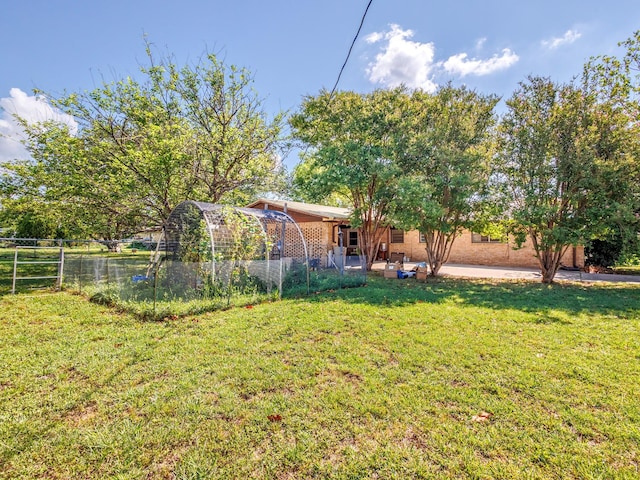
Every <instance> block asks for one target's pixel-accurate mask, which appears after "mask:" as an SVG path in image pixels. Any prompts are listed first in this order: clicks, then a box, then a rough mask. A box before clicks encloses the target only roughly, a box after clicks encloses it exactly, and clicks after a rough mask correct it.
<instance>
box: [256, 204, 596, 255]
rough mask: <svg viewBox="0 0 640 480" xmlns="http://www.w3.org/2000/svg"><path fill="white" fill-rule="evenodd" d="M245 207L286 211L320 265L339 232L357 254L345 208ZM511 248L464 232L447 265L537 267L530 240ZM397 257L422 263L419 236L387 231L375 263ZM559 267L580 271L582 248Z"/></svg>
mask: <svg viewBox="0 0 640 480" xmlns="http://www.w3.org/2000/svg"><path fill="white" fill-rule="evenodd" d="M248 207H250V208H258V209H269V210H278V211H286V212H287V213H288V214H289V215H290V216H291V217H292V218H293V219H294V220H295V221H296V222H297V223H298V226H299V227H300V230H301V231H302V234H303V236H304V238H305V240H306V242H307V249H308V251H309V256H310V257H311V258H319V259H321V263H322V265H326V261H327V254H328V253H329V252H334V254H335V252H336V248H337V247H338V239H339V235H338V233H339V232H342V240H343V245H344V249H345V253H346V255H355V254H357V250H358V230H357V229H352V228H351V227H350V226H349V209H347V208H339V207H329V206H325V205H315V204H309V203H301V202H290V201H284V200H269V199H259V200H257V201H255V202H253V203H252V204H250V205H248ZM514 247H515V243H514V242H513V241H508V242H503V241H500V240H496V239H493V238H490V237H486V236H483V235H480V234H476V233H472V232H469V231H465V232H463V233H462V235H461V236H460V237H458V238H456V240H455V242H454V243H453V247H452V250H451V255H450V256H449V261H448V263H459V264H469V265H489V266H502V267H533V268H538V267H539V264H538V260H537V259H536V257H535V255H534V250H533V246H532V245H531V241H530V240H527V241H526V242H525V244H524V245H523V246H522V248H520V249H515V248H514ZM397 253H401V254H402V256H404V257H406V258H407V259H408V261H411V262H421V261H425V260H426V259H427V252H426V251H425V244H424V238H423V236H422V235H421V234H420V232H418V231H417V230H412V231H408V232H405V231H403V230H399V229H395V228H388V229H386V232H385V233H384V234H383V237H382V244H381V248H380V251H379V252H378V258H377V259H376V260H387V259H388V258H389V257H390V256H391V255H392V254H397ZM394 257H397V255H394ZM561 263H562V265H564V266H566V267H583V266H584V248H583V247H581V246H578V247H573V248H569V249H568V250H567V252H566V253H565V255H564V257H563V258H562V261H561Z"/></svg>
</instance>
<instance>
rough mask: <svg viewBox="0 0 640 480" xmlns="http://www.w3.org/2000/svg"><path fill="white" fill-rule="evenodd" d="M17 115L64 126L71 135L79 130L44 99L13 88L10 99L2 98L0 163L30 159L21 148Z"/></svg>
mask: <svg viewBox="0 0 640 480" xmlns="http://www.w3.org/2000/svg"><path fill="white" fill-rule="evenodd" d="M16 115H17V116H19V117H21V118H23V119H24V120H26V121H27V122H28V123H38V122H44V121H47V120H55V121H58V122H61V123H65V124H67V125H69V127H70V129H71V132H72V133H76V132H77V129H78V124H77V122H76V121H75V120H74V119H73V117H71V116H70V115H67V114H65V113H63V112H61V111H59V110H57V109H55V108H53V107H52V106H51V105H50V104H49V102H48V101H47V99H46V98H45V97H44V96H42V95H27V94H26V93H25V92H23V91H22V90H20V89H19V88H12V89H11V90H10V91H9V96H8V97H4V98H0V161H8V160H15V159H26V158H29V154H28V153H27V151H26V149H25V148H24V146H23V145H22V140H23V138H24V132H23V130H22V127H21V126H20V125H19V124H18V122H17V121H16V119H15V116H16Z"/></svg>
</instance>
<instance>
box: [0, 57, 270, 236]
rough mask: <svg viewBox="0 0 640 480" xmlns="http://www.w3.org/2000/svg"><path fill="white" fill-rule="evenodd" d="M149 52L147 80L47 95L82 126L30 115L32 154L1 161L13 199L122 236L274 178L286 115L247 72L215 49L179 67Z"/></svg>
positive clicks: (244, 194) (262, 187) (245, 193)
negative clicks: (50, 205)
mask: <svg viewBox="0 0 640 480" xmlns="http://www.w3.org/2000/svg"><path fill="white" fill-rule="evenodd" d="M147 54H148V65H147V66H145V67H143V68H142V69H141V73H142V75H143V80H142V81H137V80H135V79H132V78H125V79H122V80H118V81H114V82H111V83H105V84H103V85H102V86H101V87H98V88H96V89H94V90H93V91H89V92H82V93H73V94H70V95H66V96H63V97H61V98H51V99H50V101H51V103H52V104H53V105H54V106H55V107H56V108H59V109H60V110H62V111H64V112H65V113H68V114H70V115H72V116H73V117H74V118H75V119H76V121H77V122H78V125H79V128H78V132H77V134H75V133H73V132H71V131H70V130H69V129H68V127H66V126H65V125H60V124H55V123H52V122H49V123H45V124H36V125H29V124H26V123H25V122H23V125H24V127H25V130H26V132H27V147H28V149H29V151H30V153H31V155H32V157H33V160H32V161H25V162H12V163H10V164H7V165H5V166H4V167H5V168H6V169H7V170H9V171H11V172H12V174H11V175H8V176H7V179H8V180H9V181H8V185H7V186H6V188H5V191H11V192H12V193H11V195H12V198H19V197H21V196H22V197H24V198H32V199H33V200H34V201H35V202H57V203H58V205H60V206H62V208H63V209H64V210H65V211H67V212H68V216H67V218H69V219H70V220H72V221H73V222H78V221H79V220H81V221H82V222H83V223H84V224H85V227H86V229H87V230H89V231H90V232H91V233H92V234H93V235H95V236H98V237H101V238H122V237H123V236H126V235H128V234H131V233H133V232H135V231H136V230H138V229H140V228H141V227H144V226H148V225H158V224H162V223H163V222H164V220H165V219H166V218H167V217H168V215H169V213H170V212H171V210H172V209H173V207H174V206H175V205H177V204H178V203H179V202H180V201H182V200H185V199H193V200H204V201H209V202H220V203H225V202H233V201H241V202H244V201H247V199H248V198H250V197H252V196H255V195H257V194H259V193H260V192H263V191H268V190H271V189H272V188H274V186H276V185H277V180H278V178H280V177H281V172H280V167H279V162H278V150H277V147H278V141H279V137H280V130H281V126H282V117H281V116H280V115H278V116H276V117H275V118H274V119H273V120H268V119H267V118H266V115H265V114H264V112H263V111H262V109H261V101H260V99H259V98H258V97H257V96H256V94H255V92H254V91H253V90H252V88H251V84H252V78H251V76H250V75H249V73H248V72H247V71H246V70H244V69H238V68H236V67H233V66H232V67H226V66H225V65H224V64H223V63H222V62H220V61H219V60H218V59H217V58H216V57H215V55H207V56H206V57H204V58H203V59H202V60H201V61H200V62H199V63H198V64H196V65H193V66H192V65H187V66H184V67H181V68H179V67H178V66H176V64H175V63H174V62H173V61H172V60H171V59H170V58H166V59H162V60H160V61H159V62H156V60H155V59H154V57H153V55H152V54H151V50H150V47H149V46H147Z"/></svg>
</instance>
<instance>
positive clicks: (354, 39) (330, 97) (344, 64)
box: [329, 0, 373, 101]
mask: <svg viewBox="0 0 640 480" xmlns="http://www.w3.org/2000/svg"><path fill="white" fill-rule="evenodd" d="M371 2H373V0H369V3H368V4H367V8H365V10H364V14H363V15H362V19H361V20H360V26H359V27H358V31H357V32H356V36H355V37H353V41H352V42H351V46H350V47H349V52H348V53H347V58H345V60H344V63H343V64H342V68H341V69H340V73H339V74H338V79H337V80H336V83H335V85H334V86H333V88H332V89H331V93H330V94H329V101H331V99H332V98H333V94H334V93H335V91H336V88H338V83H339V82H340V77H342V72H343V71H344V69H345V67H346V66H347V62H348V61H349V57H350V56H351V50H353V46H354V45H355V43H356V40H357V39H358V35H360V30H362V25H363V24H364V19H365V18H366V17H367V12H368V11H369V7H370V6H371Z"/></svg>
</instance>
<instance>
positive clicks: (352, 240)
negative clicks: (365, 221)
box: [349, 230, 358, 247]
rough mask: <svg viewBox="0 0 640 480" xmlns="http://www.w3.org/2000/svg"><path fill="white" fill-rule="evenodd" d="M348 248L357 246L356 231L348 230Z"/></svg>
mask: <svg viewBox="0 0 640 480" xmlns="http://www.w3.org/2000/svg"><path fill="white" fill-rule="evenodd" d="M349 246H350V247H357V246H358V231H357V230H355V231H354V230H350V231H349Z"/></svg>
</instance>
